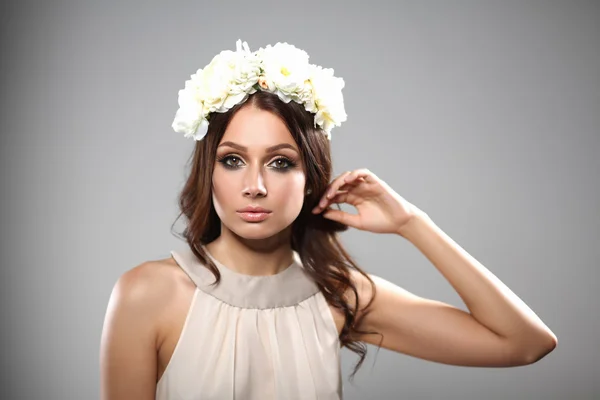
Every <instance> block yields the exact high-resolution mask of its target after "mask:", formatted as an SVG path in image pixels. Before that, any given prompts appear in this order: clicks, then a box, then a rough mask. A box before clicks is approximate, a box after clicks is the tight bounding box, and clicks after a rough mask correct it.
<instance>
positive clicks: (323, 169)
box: [173, 90, 377, 380]
mask: <svg viewBox="0 0 600 400" xmlns="http://www.w3.org/2000/svg"><path fill="white" fill-rule="evenodd" d="M245 106H254V107H257V108H259V109H261V110H265V111H269V112H271V113H273V114H275V115H277V116H278V117H279V118H281V119H282V120H283V122H285V124H286V126H287V128H288V130H289V131H290V133H291V134H292V136H293V138H294V140H295V141H296V144H297V145H298V147H299V149H300V153H301V157H302V161H303V163H304V166H305V171H306V186H307V188H310V189H311V190H312V193H311V194H310V195H307V196H306V197H305V201H304V205H303V207H302V210H301V211H300V214H299V215H298V217H297V218H296V220H295V221H294V222H293V223H292V235H291V236H292V238H291V247H292V249H293V250H295V251H297V252H298V254H299V256H300V260H301V262H302V265H303V267H304V269H305V270H306V271H307V272H308V273H309V274H310V276H311V277H312V278H313V280H314V281H315V283H316V284H317V285H318V287H319V288H320V289H321V292H322V293H323V295H324V297H325V298H326V300H327V302H328V304H330V305H331V306H333V307H335V308H338V309H340V310H342V311H343V313H344V315H345V323H344V326H343V328H342V331H341V333H340V335H339V339H340V344H341V346H342V347H344V346H345V347H346V348H348V349H349V350H351V351H353V352H355V353H357V354H358V355H359V356H360V360H359V361H358V362H357V364H356V365H355V368H354V371H353V372H352V374H351V375H350V380H352V379H353V378H354V375H355V374H356V372H357V371H358V369H359V368H360V366H361V364H362V363H363V361H364V359H365V357H366V353H367V346H366V345H365V344H364V343H363V342H361V341H358V340H355V339H353V338H354V337H355V334H363V333H375V334H376V333H377V332H364V331H360V330H358V329H357V326H358V325H359V323H360V321H359V318H357V314H358V313H357V310H358V309H359V306H361V308H363V307H362V303H359V298H358V297H359V296H358V291H357V288H356V286H355V284H354V283H353V281H352V280H351V278H350V270H352V269H353V270H355V271H358V272H359V273H360V274H362V275H364V276H365V277H366V278H367V279H368V281H369V282H370V283H371V287H372V293H373V296H371V300H370V301H369V302H368V304H367V305H366V306H365V307H364V309H365V311H363V314H361V315H362V316H363V317H364V315H366V312H368V311H367V308H368V307H369V306H370V304H371V303H372V301H373V297H374V294H375V285H374V283H373V281H372V280H371V278H370V277H369V276H368V275H367V274H366V273H365V272H364V271H363V270H362V269H361V268H360V267H359V266H358V265H357V264H356V263H355V262H354V260H353V259H352V257H350V255H349V254H348V253H347V252H346V250H345V249H344V247H343V246H342V244H341V243H340V241H339V238H338V232H342V231H345V230H347V229H348V226H347V225H344V224H341V223H339V222H336V221H332V220H329V219H327V218H324V217H323V216H322V215H321V214H318V215H315V214H313V213H312V212H311V210H312V209H313V208H314V207H315V206H316V205H317V203H318V201H319V200H320V198H321V197H322V195H323V193H325V190H326V189H327V187H328V185H329V182H330V180H331V175H332V163H331V152H330V144H329V139H327V137H326V136H325V134H324V133H323V131H321V130H320V129H319V128H318V127H317V128H315V127H314V122H313V121H314V116H313V114H311V113H310V112H308V111H306V110H305V109H304V107H303V106H302V105H300V104H298V103H295V102H294V101H290V102H289V103H284V102H283V101H281V100H280V99H279V98H278V97H277V95H275V94H273V93H269V92H266V91H261V90H259V91H257V92H256V93H254V94H252V95H250V96H249V97H248V99H247V100H246V101H245V102H244V103H241V104H237V105H236V106H234V107H233V108H232V109H230V110H229V111H227V112H225V113H213V114H211V115H210V123H209V126H208V132H207V134H206V136H205V137H204V138H203V140H201V141H198V142H196V146H195V149H194V152H193V154H192V156H191V160H190V164H191V168H190V173H189V176H188V178H187V180H186V182H185V183H184V187H183V189H182V191H181V193H180V195H179V207H180V211H181V212H180V214H179V215H178V217H177V219H176V221H177V220H178V219H179V218H180V217H181V216H182V215H183V216H184V217H185V219H186V228H185V229H184V231H183V233H182V234H181V235H180V234H177V233H176V235H177V236H179V237H180V238H182V239H184V240H185V241H187V243H188V245H189V246H190V248H191V250H192V252H193V253H194V254H195V255H196V256H197V257H198V258H199V259H200V260H201V261H202V262H203V263H204V264H205V265H206V266H207V267H208V268H209V269H210V270H211V271H212V273H213V274H214V275H215V278H216V281H215V283H214V284H217V283H218V282H219V281H220V279H221V276H220V273H219V270H218V269H217V268H216V266H215V265H214V264H213V263H212V261H211V260H210V258H209V257H208V256H207V254H205V252H204V250H203V249H202V247H201V246H202V245H205V244H208V243H210V242H212V241H213V240H215V239H216V238H217V237H218V236H219V235H220V234H221V221H220V219H219V217H218V215H217V213H216V211H215V208H214V205H213V203H212V173H213V169H214V165H215V162H216V161H215V158H216V151H217V146H218V145H219V142H220V141H221V139H222V137H223V135H224V134H225V130H226V129H227V126H228V124H229V122H230V121H231V118H232V117H233V116H234V115H235V113H236V112H237V111H238V110H240V108H242V107H245ZM176 221H175V222H176ZM173 225H174V224H173ZM349 290H350V291H351V292H352V293H353V296H354V307H351V306H350V304H349V302H347V301H346V300H345V296H347V295H348V293H349ZM361 319H362V318H361Z"/></svg>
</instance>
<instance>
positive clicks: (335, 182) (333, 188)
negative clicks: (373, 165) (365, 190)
mask: <svg viewBox="0 0 600 400" xmlns="http://www.w3.org/2000/svg"><path fill="white" fill-rule="evenodd" d="M351 173H352V171H346V172H344V173H343V174H341V175H340V176H338V177H337V178H335V179H334V180H333V182H331V184H330V185H329V188H328V189H327V191H326V192H325V196H324V197H323V200H325V199H328V198H330V197H332V196H333V195H334V194H335V193H336V192H337V190H338V188H339V187H340V186H342V185H343V184H344V178H345V177H346V176H347V175H349V174H351ZM321 204H323V201H321Z"/></svg>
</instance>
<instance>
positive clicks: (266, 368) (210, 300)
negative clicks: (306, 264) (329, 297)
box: [156, 248, 342, 400]
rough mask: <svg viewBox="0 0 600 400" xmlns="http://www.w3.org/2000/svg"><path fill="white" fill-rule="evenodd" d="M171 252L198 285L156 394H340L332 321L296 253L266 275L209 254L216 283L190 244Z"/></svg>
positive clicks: (162, 398) (279, 399)
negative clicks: (238, 269)
mask: <svg viewBox="0 0 600 400" xmlns="http://www.w3.org/2000/svg"><path fill="white" fill-rule="evenodd" d="M204 249H205V250H206V248H204ZM171 255H172V256H173V258H174V259H175V261H177V263H178V264H179V266H180V267H181V268H182V269H183V270H184V271H185V272H186V273H187V274H188V275H189V277H190V278H191V279H192V281H193V282H194V283H195V284H196V289H195V291H194V295H193V299H192V303H191V306H190V309H189V311H188V314H187V317H186V320H185V323H184V326H183V331H182V333H181V336H180V337H179V341H178V343H177V345H176V347H175V350H174V352H173V356H172V357H171V360H170V361H169V364H168V365H167V368H166V370H165V372H164V374H163V375H162V376H161V378H160V380H159V382H158V384H157V387H156V400H209V399H210V400H213V399H214V400H217V399H218V400H227V399H236V400H241V399H243V400H259V399H260V400H270V399H272V400H288V399H289V400H291V399H306V400H313V399H315V400H316V399H319V400H326V399H327V400H333V399H335V400H339V399H342V379H341V366H340V343H339V338H338V333H337V328H336V326H335V322H334V320H333V316H332V314H331V310H330V309H329V306H328V304H327V302H326V301H325V297H324V296H323V294H322V293H321V291H320V290H319V288H318V287H317V285H316V284H315V283H314V281H313V280H312V279H311V278H310V276H309V275H308V274H307V273H306V272H305V271H304V269H303V267H302V264H301V261H300V258H299V256H298V253H296V252H294V262H293V263H292V264H291V265H290V266H289V267H288V268H287V269H285V270H283V271H281V272H279V273H277V274H276V275H271V276H252V275H246V274H241V273H238V272H235V271H234V270H232V269H230V268H228V267H226V266H224V265H223V264H220V263H219V262H218V261H217V260H216V259H215V258H214V257H213V256H212V255H210V254H208V255H209V257H210V258H211V260H212V261H213V262H214V263H215V265H216V266H217V268H218V269H219V271H220V272H221V282H220V283H219V285H218V286H209V285H210V284H211V283H212V282H214V275H213V274H212V273H211V272H210V270H209V269H208V268H206V267H205V266H204V265H203V264H201V263H200V260H199V259H198V258H197V257H196V256H195V255H194V254H193V253H192V251H191V250H190V249H189V248H186V249H185V250H181V251H171Z"/></svg>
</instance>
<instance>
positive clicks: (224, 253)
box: [206, 229, 293, 276]
mask: <svg viewBox="0 0 600 400" xmlns="http://www.w3.org/2000/svg"><path fill="white" fill-rule="evenodd" d="M221 232H222V233H221V236H219V237H218V238H217V239H215V240H213V241H212V242H210V243H209V244H207V245H206V249H207V250H208V252H209V253H210V254H211V255H212V256H213V257H214V258H215V259H217V261H219V262H220V263H221V264H223V265H225V266H227V267H228V268H229V269H231V270H233V271H235V272H238V273H241V274H245V275H253V276H268V275H275V274H278V273H280V272H282V271H283V270H285V269H286V268H287V267H289V266H290V265H291V264H292V262H293V251H292V246H291V241H290V239H289V234H288V235H286V234H285V233H284V232H281V234H278V235H275V236H274V237H271V238H268V239H260V240H258V239H245V238H242V237H240V236H237V235H234V234H232V232H230V231H228V230H227V229H221ZM284 238H285V239H284Z"/></svg>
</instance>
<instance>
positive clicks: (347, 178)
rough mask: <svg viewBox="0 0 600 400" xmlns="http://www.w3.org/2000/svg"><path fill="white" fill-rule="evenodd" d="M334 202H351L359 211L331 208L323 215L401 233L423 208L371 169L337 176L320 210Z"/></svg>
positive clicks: (376, 230)
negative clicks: (410, 200)
mask: <svg viewBox="0 0 600 400" xmlns="http://www.w3.org/2000/svg"><path fill="white" fill-rule="evenodd" d="M332 203H338V204H339V203H348V204H350V205H352V206H354V207H355V208H356V210H357V211H358V214H350V213H347V212H344V211H341V210H335V209H331V208H330V209H327V210H326V211H325V212H324V213H323V217H325V218H328V219H331V220H334V221H337V222H341V223H343V224H345V225H348V226H351V227H353V228H357V229H360V230H365V231H369V232H374V233H398V234H400V232H401V228H402V227H403V226H405V224H406V223H407V222H409V221H410V220H412V219H413V218H414V217H416V216H417V215H419V214H420V213H421V211H420V210H419V209H418V208H417V207H415V206H414V205H413V204H411V203H409V202H408V201H406V200H405V199H404V198H402V197H401V196H400V195H399V194H398V193H396V192H395V191H394V190H393V189H392V188H391V187H389V186H388V185H387V184H386V183H385V182H384V181H382V180H381V179H379V178H378V177H377V176H375V174H373V173H372V172H371V171H369V170H367V169H358V170H354V171H347V172H345V173H343V174H341V175H339V176H338V177H337V178H335V179H334V180H333V181H332V182H331V183H330V184H329V186H328V188H327V190H326V191H325V195H324V196H323V197H322V198H321V201H320V203H319V204H318V205H317V206H316V207H315V208H314V209H313V210H312V212H313V213H314V214H318V213H320V212H321V211H323V210H325V209H326V208H327V207H328V206H329V205H330V204H332Z"/></svg>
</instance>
